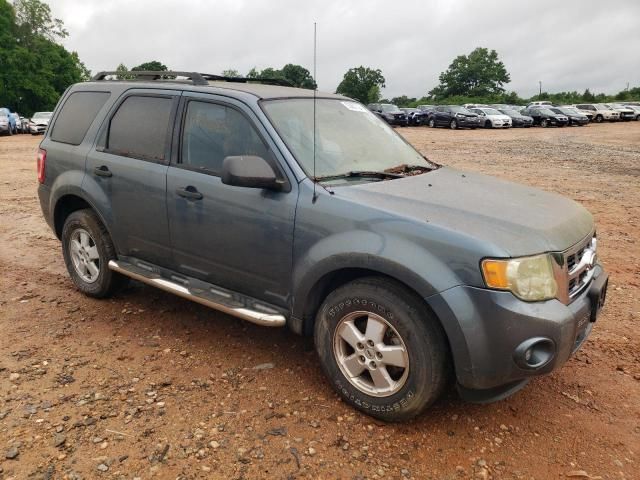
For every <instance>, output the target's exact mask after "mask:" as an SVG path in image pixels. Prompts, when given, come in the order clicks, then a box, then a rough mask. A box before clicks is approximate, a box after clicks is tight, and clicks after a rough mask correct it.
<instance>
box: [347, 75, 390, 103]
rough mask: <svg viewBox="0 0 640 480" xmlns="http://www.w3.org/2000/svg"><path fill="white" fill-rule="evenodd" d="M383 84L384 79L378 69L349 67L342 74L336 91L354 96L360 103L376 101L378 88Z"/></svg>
mask: <svg viewBox="0 0 640 480" xmlns="http://www.w3.org/2000/svg"><path fill="white" fill-rule="evenodd" d="M384 86H385V80H384V77H383V76H382V72H381V71H380V69H375V70H374V69H372V68H368V67H363V66H360V67H355V68H350V69H349V70H348V71H347V73H345V74H344V77H343V79H342V81H341V82H340V85H338V88H337V89H336V93H340V94H342V95H345V96H347V97H351V98H354V99H356V100H358V101H360V102H362V103H373V102H377V101H378V99H379V98H380V88H382V87H384Z"/></svg>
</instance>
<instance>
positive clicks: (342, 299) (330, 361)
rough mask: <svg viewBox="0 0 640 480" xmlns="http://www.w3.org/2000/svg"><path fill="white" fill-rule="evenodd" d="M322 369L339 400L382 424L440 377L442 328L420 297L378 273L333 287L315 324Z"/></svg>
mask: <svg viewBox="0 0 640 480" xmlns="http://www.w3.org/2000/svg"><path fill="white" fill-rule="evenodd" d="M314 337H315V345H316V350H317V352H318V356H319V357H320V363H321V365H322V368H323V370H324V372H325V374H326V375H327V377H328V378H329V379H330V381H331V383H332V385H333V387H334V388H335V389H336V390H337V392H338V393H339V394H340V396H341V397H342V398H343V400H344V401H345V402H347V403H349V404H350V405H352V406H354V407H355V408H357V409H359V410H361V411H363V412H365V413H367V414H369V415H371V416H373V417H376V418H380V419H382V420H386V421H402V420H407V419H409V418H412V417H414V416H416V415H418V414H419V413H420V412H422V411H423V410H424V409H425V408H426V407H428V406H429V405H430V404H431V403H433V402H434V401H435V400H436V399H437V398H438V396H439V395H440V394H441V393H442V390H443V389H444V387H445V385H446V381H447V373H448V371H447V363H446V362H447V346H446V341H445V337H444V333H443V332H442V329H441V328H440V325H439V324H438V323H437V320H436V319H435V318H432V316H431V315H430V313H429V312H428V311H427V309H426V308H425V306H424V305H423V304H422V302H421V301H420V299H419V298H417V297H416V296H415V295H413V294H412V293H411V292H409V291H408V290H406V289H405V288H404V287H403V286H401V285H399V284H397V283H395V282H393V281H391V280H387V279H384V278H377V277H368V278H363V279H359V280H355V281H353V282H350V283H348V284H346V285H344V286H342V287H340V288H338V289H337V290H335V291H333V292H332V293H331V294H330V295H329V296H328V297H327V298H326V300H325V301H324V303H323V304H322V306H321V308H320V310H319V312H318V315H317V318H316V323H315V332H314Z"/></svg>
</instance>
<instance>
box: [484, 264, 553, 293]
mask: <svg viewBox="0 0 640 480" xmlns="http://www.w3.org/2000/svg"><path fill="white" fill-rule="evenodd" d="M552 262H553V259H552V258H551V255H548V254H543V255H536V256H533V257H521V258H512V259H504V260H502V259H500V260H499V259H485V260H483V261H482V276H483V277H484V282H485V283H486V285H487V287H489V288H495V289H498V290H509V291H510V292H512V293H513V294H514V295H515V296H516V297H518V298H520V299H522V300H526V301H529V302H534V301H539V300H548V299H550V298H555V296H556V294H557V293H558V284H557V282H556V279H555V277H554V274H553V264H552Z"/></svg>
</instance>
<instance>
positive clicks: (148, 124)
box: [105, 95, 173, 162]
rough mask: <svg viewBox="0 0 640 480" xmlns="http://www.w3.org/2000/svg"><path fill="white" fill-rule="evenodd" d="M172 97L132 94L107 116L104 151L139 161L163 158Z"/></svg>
mask: <svg viewBox="0 0 640 480" xmlns="http://www.w3.org/2000/svg"><path fill="white" fill-rule="evenodd" d="M172 106H173V99H172V98H169V97H151V96H138V95H132V96H130V97H127V99H126V100H125V101H124V102H122V104H121V105H120V107H119V108H118V110H117V111H116V113H115V114H114V115H113V117H111V122H110V123H109V130H108V133H107V139H106V145H105V151H107V152H109V153H113V154H115V155H122V156H125V157H133V158H139V159H142V160H151V161H160V162H161V161H164V160H165V158H166V155H167V142H168V129H169V119H170V118H171V109H172Z"/></svg>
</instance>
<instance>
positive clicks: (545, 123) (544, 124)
mask: <svg viewBox="0 0 640 480" xmlns="http://www.w3.org/2000/svg"><path fill="white" fill-rule="evenodd" d="M540 126H541V127H542V128H547V127H548V126H549V122H548V121H547V119H546V118H545V119H542V120H540Z"/></svg>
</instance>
